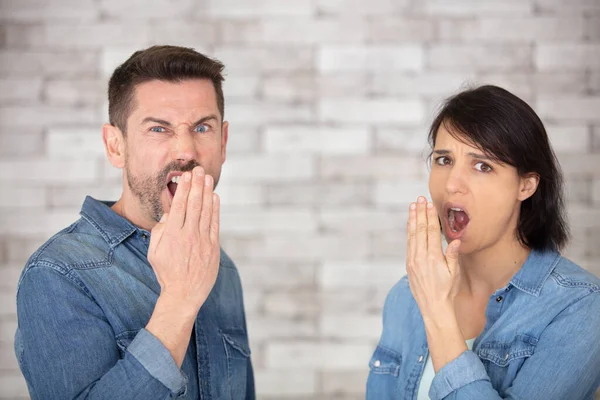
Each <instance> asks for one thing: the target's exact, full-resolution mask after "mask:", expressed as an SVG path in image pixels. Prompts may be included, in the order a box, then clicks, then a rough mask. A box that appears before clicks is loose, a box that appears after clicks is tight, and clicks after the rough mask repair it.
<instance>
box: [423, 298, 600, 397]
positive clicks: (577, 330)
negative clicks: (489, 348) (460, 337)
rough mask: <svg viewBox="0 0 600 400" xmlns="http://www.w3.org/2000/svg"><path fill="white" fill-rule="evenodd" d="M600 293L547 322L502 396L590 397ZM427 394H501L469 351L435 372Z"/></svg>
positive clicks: (598, 354)
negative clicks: (531, 352)
mask: <svg viewBox="0 0 600 400" xmlns="http://www.w3.org/2000/svg"><path fill="white" fill-rule="evenodd" d="M598 343H600V293H598V292H592V293H590V294H588V295H586V296H585V297H584V298H583V299H581V300H579V301H577V302H576V303H574V304H573V305H571V306H569V307H567V308H566V309H565V310H564V311H563V312H562V313H560V314H559V315H558V316H557V317H556V318H555V319H554V320H553V321H552V323H551V324H549V325H548V326H547V327H546V329H545V330H544V332H543V333H542V335H540V338H539V340H538V343H537V345H536V349H535V352H534V354H533V355H532V356H531V357H529V358H528V359H527V360H526V361H525V362H524V363H523V366H522V367H521V370H520V371H519V373H518V374H517V376H516V378H515V380H514V381H513V382H512V386H511V387H509V388H508V389H507V390H506V392H505V394H504V395H505V397H504V398H505V399H528V400H552V399H557V400H558V399H572V400H578V399H580V400H583V399H591V398H593V396H594V392H595V391H596V389H598V387H599V386H600V346H599V345H598ZM429 396H430V397H431V399H434V400H440V399H452V400H467V399H473V400H475V399H490V400H493V399H501V398H502V397H500V395H499V394H498V392H496V391H495V390H494V388H493V387H492V384H491V382H490V379H489V377H488V376H487V373H486V371H485V368H484V366H483V363H482V362H481V360H480V359H479V357H477V356H476V355H475V353H473V352H471V351H466V352H464V353H463V354H461V355H460V356H459V357H458V358H456V359H455V360H453V361H452V362H450V363H448V364H447V365H445V366H444V367H443V368H442V369H440V370H439V371H438V373H437V374H436V375H435V377H434V379H433V382H432V384H431V388H430V391H429Z"/></svg>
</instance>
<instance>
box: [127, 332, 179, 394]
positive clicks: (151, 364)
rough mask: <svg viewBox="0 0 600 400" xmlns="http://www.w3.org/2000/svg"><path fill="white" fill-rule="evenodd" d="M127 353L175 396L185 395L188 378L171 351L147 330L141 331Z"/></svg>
mask: <svg viewBox="0 0 600 400" xmlns="http://www.w3.org/2000/svg"><path fill="white" fill-rule="evenodd" d="M127 351H128V352H129V353H131V355H133V356H134V357H135V358H136V360H138V361H139V363H140V364H142V366H143V367H144V368H146V370H147V371H148V373H149V374H150V375H152V376H153V377H154V378H155V379H156V380H158V381H159V382H160V383H162V384H163V385H165V386H166V387H167V388H168V389H169V390H170V391H171V392H173V393H175V394H185V391H186V388H187V378H186V376H185V375H184V374H183V373H182V372H181V370H180V369H179V368H178V367H177V364H175V360H173V357H172V356H171V353H170V352H169V350H168V349H167V348H166V347H165V346H164V345H163V344H162V342H161V341H160V340H158V339H157V338H156V336H154V335H153V334H151V333H150V332H148V331H147V330H146V329H140V331H139V332H138V334H137V335H136V336H135V338H134V339H133V340H132V342H131V344H130V345H129V346H128V347H127Z"/></svg>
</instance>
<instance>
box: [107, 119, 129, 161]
mask: <svg viewBox="0 0 600 400" xmlns="http://www.w3.org/2000/svg"><path fill="white" fill-rule="evenodd" d="M102 140H103V141H104V148H105V150H106V156H107V157H108V161H110V163H111V164H112V165H113V167H115V168H123V167H125V138H124V136H123V133H122V132H121V130H120V129H119V128H117V127H116V126H113V125H111V124H104V125H102Z"/></svg>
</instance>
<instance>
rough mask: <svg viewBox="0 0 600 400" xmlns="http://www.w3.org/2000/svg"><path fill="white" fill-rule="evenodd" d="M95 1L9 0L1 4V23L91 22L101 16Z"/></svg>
mask: <svg viewBox="0 0 600 400" xmlns="http://www.w3.org/2000/svg"><path fill="white" fill-rule="evenodd" d="M95 3H96V2H95V1H94V0H82V1H78V0H61V1H60V2H57V3H48V2H44V1H39V0H24V1H21V0H8V1H3V2H1V3H0V21H16V22H19V23H23V22H43V21H51V20H74V21H82V22H84V21H87V22H91V21H92V20H94V19H97V18H98V16H99V10H98V7H97V5H96V4H95Z"/></svg>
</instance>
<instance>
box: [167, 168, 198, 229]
mask: <svg viewBox="0 0 600 400" xmlns="http://www.w3.org/2000/svg"><path fill="white" fill-rule="evenodd" d="M191 179H192V173H191V172H184V173H183V175H181V178H180V179H179V183H178V184H177V191H176V192H175V196H174V197H173V202H172V203H171V210H170V211H169V220H168V224H167V228H166V229H167V230H169V229H177V230H179V229H181V228H182V227H183V224H184V222H185V213H186V208H187V201H188V196H189V193H190V186H191V184H192V183H191Z"/></svg>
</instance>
